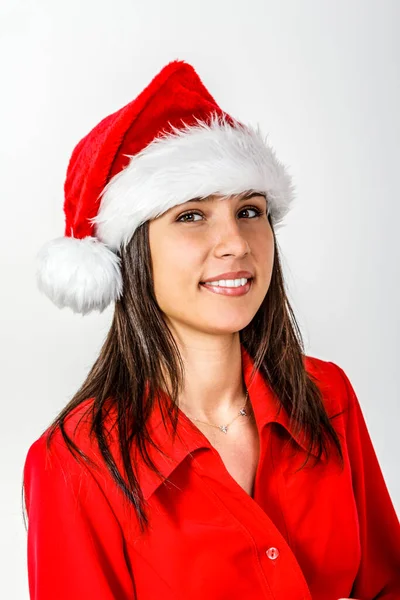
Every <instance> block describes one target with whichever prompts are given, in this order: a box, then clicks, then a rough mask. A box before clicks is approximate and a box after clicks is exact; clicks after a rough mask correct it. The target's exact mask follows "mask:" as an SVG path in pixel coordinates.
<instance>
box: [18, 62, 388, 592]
mask: <svg viewBox="0 0 400 600" xmlns="http://www.w3.org/2000/svg"><path fill="white" fill-rule="evenodd" d="M292 199H293V186H292V183H291V179H290V176H289V174H288V172H287V170H286V168H285V167H284V166H283V165H282V164H281V163H280V162H279V161H278V159H277V158H276V157H275V154H274V152H273V150H272V149H271V148H270V147H269V146H268V144H267V143H266V141H265V140H264V139H263V138H262V136H261V134H260V132H259V130H254V129H253V128H252V127H249V126H244V125H242V124H241V123H239V122H238V121H236V120H234V119H232V118H231V117H230V116H229V115H227V114H226V113H224V112H223V111H222V110H221V109H220V107H219V106H218V105H217V104H216V102H215V100H214V99H213V98H212V96H211V95H210V94H209V92H208V91H207V90H206V88H205V87H204V85H203V84H202V82H201V81H200V79H199V77H198V75H197V74H196V72H195V71H194V69H193V68H192V67H191V66H190V65H188V64H187V63H185V62H183V61H174V62H172V63H169V64H168V65H167V66H166V67H165V68H164V69H162V71H161V72H160V73H159V74H158V75H157V76H156V77H155V78H154V79H153V81H152V82H151V83H150V85H149V86H148V87H147V88H146V89H145V90H144V91H143V92H142V93H141V94H140V95H139V96H138V98H136V99H135V100H133V101H132V102H131V103H129V104H128V105H127V106H125V107H123V108H122V109H120V110H119V111H117V112H115V113H113V114H112V115H109V116H108V117H106V118H105V119H103V121H101V123H99V124H98V125H97V126H96V127H95V128H94V129H93V130H92V131H91V132H90V133H89V134H88V135H87V136H85V138H83V139H82V140H81V141H80V142H79V144H78V145H77V146H76V148H75V150H74V152H73V154H72V157H71V160H70V163H69V166H68V172H67V178H66V182H65V204H64V210H65V215H66V227H65V236H64V237H62V238H60V239H57V240H53V241H51V242H49V243H47V244H46V245H45V246H44V247H43V248H42V249H41V252H40V253H39V267H38V284H39V287H40V289H41V290H42V291H43V292H45V293H46V294H47V295H48V296H49V297H50V298H51V299H52V301H53V302H55V303H56V304H57V306H59V307H61V308H62V307H64V306H68V307H70V308H71V309H72V310H74V311H75V312H78V313H81V314H87V313H89V312H90V311H92V310H99V311H100V312H101V311H103V310H104V309H105V308H106V306H108V305H109V304H110V303H111V302H115V312H114V318H113V322H112V325H111V329H110V331H109V334H108V336H107V339H106V341H105V343H104V346H103V348H102V350H101V352H100V355H99V357H98V359H97V361H96V363H95V364H94V366H93V368H92V369H91V371H90V373H89V375H88V377H87V379H86V381H85V382H84V384H83V385H82V387H81V388H80V390H79V391H78V392H77V393H76V395H75V396H74V398H73V399H72V400H71V402H70V403H69V404H68V405H67V406H66V407H65V408H64V410H62V412H61V413H60V415H58V417H57V418H56V419H55V421H54V422H53V423H52V425H51V426H50V427H49V428H48V429H47V430H46V431H45V432H44V433H43V435H41V436H40V438H39V439H37V440H36V441H35V442H34V443H33V444H32V445H31V447H30V448H29V451H28V454H27V457H26V463H25V469H24V490H25V499H26V508H27V512H28V517H29V525H28V573H29V585H30V594H31V598H33V599H34V600H50V598H51V599H53V598H57V599H58V600H64V599H67V598H68V599H72V598H73V599H74V600H79V599H81V598H82V599H83V598H85V599H87V598H96V600H111V599H113V600H114V599H118V600H125V599H128V598H130V599H133V598H135V599H138V600H154V599H156V598H157V599H158V598H163V599H165V600H167V599H168V600H169V599H171V600H173V599H174V600H183V599H184V600H200V599H204V598H205V597H207V598H209V599H210V600H211V599H212V600H223V599H226V598H229V599H238V600H239V599H243V598H245V599H252V600H258V599H260V600H261V598H263V599H267V598H275V599H285V600H290V599H293V600H300V599H302V600H304V599H311V598H313V600H331V599H332V600H333V599H334V600H337V599H338V598H344V597H346V598H349V597H351V598H360V599H363V600H364V599H372V598H380V599H385V600H394V598H399V597H400V527H399V522H398V520H397V517H396V514H395V511H394V507H393V504H392V502H391V499H390V497H389V494H388V490H387V488H386V485H385V482H384V479H383V476H382V473H381V470H380V467H379V464H378V461H377V458H376V455H375V452H374V449H373V446H372V443H371V440H370V437H369V434H368V431H367V428H366V424H365V421H364V418H363V414H362V412H361V409H360V405H359V403H358V400H357V398H356V395H355V393H354V390H353V388H352V386H351V383H350V381H349V379H348V378H347V376H346V374H345V373H344V371H343V370H342V369H341V368H340V367H339V366H337V365H335V364H334V363H332V362H328V361H323V360H320V359H317V358H314V357H310V356H305V354H304V349H303V345H302V339H301V334H300V331H299V329H298V327H297V324H296V321H295V318H294V315H293V312H292V309H291V307H290V304H289V302H288V300H287V298H286V295H285V286H284V282H283V278H282V272H281V267H280V262H279V254H278V251H277V244H276V239H275V230H276V229H277V227H278V226H279V225H280V223H281V222H282V219H283V217H284V216H285V215H286V213H287V212H288V210H289V208H290V205H291V202H292Z"/></svg>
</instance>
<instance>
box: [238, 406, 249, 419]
mask: <svg viewBox="0 0 400 600" xmlns="http://www.w3.org/2000/svg"><path fill="white" fill-rule="evenodd" d="M239 414H241V415H243V416H244V417H246V416H247V412H246V409H245V408H241V409H240V411H239Z"/></svg>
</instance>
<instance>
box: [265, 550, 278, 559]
mask: <svg viewBox="0 0 400 600" xmlns="http://www.w3.org/2000/svg"><path fill="white" fill-rule="evenodd" d="M266 555H267V556H268V558H270V559H271V560H275V559H276V558H278V556H279V550H278V548H268V550H267V551H266Z"/></svg>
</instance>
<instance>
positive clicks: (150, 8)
mask: <svg viewBox="0 0 400 600" xmlns="http://www.w3.org/2000/svg"><path fill="white" fill-rule="evenodd" d="M399 7H400V5H399V3H398V2H396V1H395V0H393V1H390V0H383V1H382V0H381V1H378V0H376V1H374V2H366V1H365V0H362V1H361V0H342V1H335V2H331V1H328V0H314V1H311V0H305V1H299V0H293V1H288V0H280V1H279V2H276V1H274V2H272V1H266V0H259V1H257V0H247V1H246V2H240V1H239V0H236V1H232V0H230V1H229V2H228V1H215V0H202V1H201V2H196V3H194V2H190V1H188V0H179V1H178V0H175V1H174V2H172V1H169V2H167V1H165V0H164V1H163V0H158V1H153V0H146V1H143V0H140V1H133V0H131V1H128V0H113V2H111V1H109V2H106V1H105V0H84V1H82V0H69V1H68V2H66V1H59V2H52V1H50V0H47V1H45V0H37V1H35V2H34V1H32V2H29V1H25V2H23V1H17V0H3V2H2V4H1V8H0V33H1V41H0V44H1V46H0V56H1V59H0V60H1V63H2V64H1V73H2V92H1V95H0V104H1V111H0V119H1V124H0V125H1V129H0V131H1V140H0V148H1V183H2V186H1V187H2V203H1V206H2V235H1V242H0V243H1V253H0V260H1V272H2V280H3V285H2V291H1V296H0V298H1V300H0V301H1V310H0V314H1V319H2V322H1V363H0V364H1V371H2V373H1V384H2V399H1V402H2V404H1V406H2V418H1V422H0V427H1V436H0V440H1V457H2V462H1V485H2V493H1V511H0V515H1V523H0V526H1V536H0V540H1V541H0V543H1V555H0V569H1V571H2V572H1V574H0V587H1V589H0V596H1V597H2V598H7V599H8V600H22V599H27V598H28V586H27V572H26V533H25V529H24V527H23V521H22V512H21V511H22V508H21V483H22V468H23V464H24V460H25V456H26V453H27V451H28V448H29V446H30V444H31V443H33V441H34V440H35V439H36V438H37V437H39V435H40V434H41V433H42V431H43V430H44V429H45V428H46V427H47V425H48V424H49V423H50V421H51V420H52V419H53V418H54V417H55V416H56V414H57V413H58V411H59V410H60V409H61V408H62V407H63V406H64V405H65V404H66V402H67V401H68V400H69V399H70V398H71V397H72V395H73V394H74V393H75V392H76V390H77V389H78V387H79V386H80V385H81V383H82V381H83V379H84V378H85V376H86V374H87V372H88V370H89V368H90V367H91V365H92V364H93V362H94V360H95V358H96V356H97V352H98V351H99V349H100V346H101V344H102V341H103V340H104V337H105V335H106V332H107V330H108V327H109V324H110V320H111V316H112V307H110V308H109V309H108V310H107V311H106V312H105V313H103V314H102V315H99V314H98V313H97V314H96V313H94V314H92V315H88V316H86V317H82V316H79V315H75V314H73V313H72V311H70V310H69V309H64V310H59V309H57V308H56V307H55V306H54V305H53V304H52V303H51V302H50V301H49V300H48V299H47V298H46V297H45V296H42V295H41V294H40V293H39V292H38V290H37V289H36V284H35V277H34V267H35V264H34V261H35V254H36V252H37V250H38V248H39V247H40V246H41V245H42V244H43V243H44V242H45V241H47V240H49V239H53V238H55V237H58V236H60V235H63V233H64V215H63V210H62V203H63V183H64V177H65V171H66V168H67V163H68V160H69V157H70V154H71V152H72V150H73V148H74V146H75V144H76V143H77V142H78V141H79V140H80V139H81V137H83V136H84V135H85V134H86V133H87V132H88V131H89V130H90V129H91V128H92V127H93V126H94V125H96V123H98V122H99V121H100V120H101V119H102V118H103V117H105V116H106V115H108V114H110V113H111V112H113V111H115V110H117V109H119V108H120V107H122V106H123V105H124V104H126V103H127V102H129V101H130V100H132V99H133V98H135V97H136V96H137V94H138V93H140V92H141V91H142V89H143V88H144V87H145V86H146V85H147V84H148V83H149V82H150V80H151V79H152V77H153V76H154V75H155V74H156V73H157V72H158V71H159V70H160V69H161V68H162V67H163V66H164V65H165V64H167V62H169V61H170V60H173V59H183V60H186V61H188V62H190V63H191V64H193V66H194V67H195V69H196V70H197V71H198V73H199V75H200V77H201V78H202V79H203V81H204V83H205V85H206V86H207V87H208V88H209V90H210V92H211V93H212V94H213V95H214V97H215V98H216V100H217V102H218V103H219V104H220V105H221V106H222V107H223V108H224V109H225V110H226V111H227V112H229V113H231V114H232V115H233V116H235V117H237V118H238V119H240V120H242V121H244V122H248V123H252V124H255V123H259V124H260V126H261V128H262V130H263V131H264V132H265V133H269V141H270V143H271V144H272V145H273V147H274V148H275V149H276V151H277V154H278V157H279V158H280V159H281V160H282V161H283V162H284V163H285V164H287V166H288V167H289V168H290V171H291V173H292V175H293V179H294V182H295V185H296V190H297V191H296V196H297V198H296V201H295V204H294V207H293V209H292V212H291V213H290V215H289V216H288V218H287V219H286V225H285V226H284V227H283V228H282V229H281V230H280V232H279V233H278V242H279V244H280V247H281V250H282V252H283V260H284V269H285V275H286V279H287V284H288V290H289V297H290V300H291V301H292V303H293V307H294V309H295V312H296V315H297V318H298V320H299V323H300V325H301V328H302V332H303V335H304V339H305V343H306V351H307V354H309V355H312V356H317V357H319V358H322V359H324V360H331V361H334V362H336V363H337V364H338V365H340V366H341V367H342V368H343V369H344V370H345V372H346V373H347V375H348V376H349V378H350V380H351V382H352V384H353V386H354V389H355V391H356V393H357V396H358V398H359V401H360V404H361V406H362V409H363V412H364V416H365V419H366V421H367V425H368V428H369V431H370V435H371V438H372V440H373V443H374V447H375V450H376V453H377V455H378V458H379V461H380V464H381V468H382V471H383V474H384V477H385V480H386V483H387V486H388V489H389V491H390V494H391V496H392V500H393V502H394V504H395V507H396V510H397V511H398V512H399V511H400V480H399V473H398V463H399V458H400V444H399V433H398V423H399V417H400V411H399V399H400V383H399V377H398V371H399V354H400V353H399V334H400V327H399V312H398V311H399V306H400V289H399V278H398V274H399V267H398V265H399V259H400V255H399V247H398V243H399V227H400V225H399V223H400V210H399V191H398V187H399V166H398V163H399V136H400V117H399V109H398V107H399V106H400V85H399V77H400V58H399V41H398V23H399V17H400V10H399Z"/></svg>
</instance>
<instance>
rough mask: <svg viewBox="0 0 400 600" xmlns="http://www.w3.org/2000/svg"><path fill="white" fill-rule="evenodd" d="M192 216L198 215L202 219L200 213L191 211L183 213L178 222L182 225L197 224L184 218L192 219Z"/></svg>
mask: <svg viewBox="0 0 400 600" xmlns="http://www.w3.org/2000/svg"><path fill="white" fill-rule="evenodd" d="M192 215H198V216H200V217H201V214H200V213H198V212H196V211H193V210H192V211H190V212H186V213H183V214H182V215H180V216H179V217H178V218H177V221H180V222H181V223H195V222H196V221H194V220H192V219H185V218H184V217H190V216H192Z"/></svg>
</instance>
